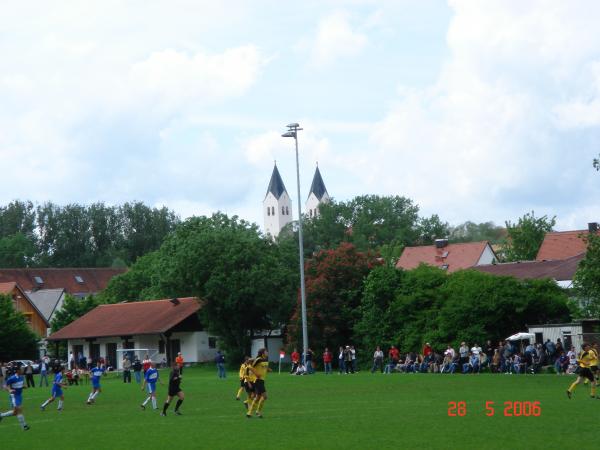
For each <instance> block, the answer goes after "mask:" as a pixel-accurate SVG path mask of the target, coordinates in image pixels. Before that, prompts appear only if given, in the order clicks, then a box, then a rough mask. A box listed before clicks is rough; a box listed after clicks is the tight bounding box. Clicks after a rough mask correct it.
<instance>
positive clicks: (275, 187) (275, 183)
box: [265, 163, 287, 200]
mask: <svg viewBox="0 0 600 450" xmlns="http://www.w3.org/2000/svg"><path fill="white" fill-rule="evenodd" d="M269 192H270V193H271V194H273V195H274V196H275V198H276V199H277V200H279V197H281V194H283V193H284V192H287V191H286V189H285V184H283V180H282V179H281V175H279V170H277V163H275V167H273V174H272V175H271V181H269V187H268V188H267V193H266V194H265V197H266V196H267V195H269Z"/></svg>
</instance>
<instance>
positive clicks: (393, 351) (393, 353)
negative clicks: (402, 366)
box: [388, 345, 400, 365]
mask: <svg viewBox="0 0 600 450" xmlns="http://www.w3.org/2000/svg"><path fill="white" fill-rule="evenodd" d="M388 357H389V358H390V359H391V361H392V363H393V364H394V365H397V364H398V361H399V360H400V351H399V350H398V349H397V348H396V347H394V346H393V345H392V347H391V348H390V350H389V351H388Z"/></svg>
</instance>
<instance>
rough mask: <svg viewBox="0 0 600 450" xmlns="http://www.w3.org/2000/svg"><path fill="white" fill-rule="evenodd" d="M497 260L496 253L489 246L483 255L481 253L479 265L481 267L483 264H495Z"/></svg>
mask: <svg viewBox="0 0 600 450" xmlns="http://www.w3.org/2000/svg"><path fill="white" fill-rule="evenodd" d="M495 260H496V257H495V256H494V252H493V250H492V249H491V247H490V246H489V244H488V245H486V246H485V249H484V250H483V253H481V257H480V258H479V261H477V265H478V266H481V265H483V264H493V263H494V261H495Z"/></svg>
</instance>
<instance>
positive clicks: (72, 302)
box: [51, 294, 100, 331]
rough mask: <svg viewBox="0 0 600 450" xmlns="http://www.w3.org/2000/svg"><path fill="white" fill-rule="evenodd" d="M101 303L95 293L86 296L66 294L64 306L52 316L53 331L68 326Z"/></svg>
mask: <svg viewBox="0 0 600 450" xmlns="http://www.w3.org/2000/svg"><path fill="white" fill-rule="evenodd" d="M99 304H100V302H99V301H98V299H97V298H96V297H94V296H93V295H90V296H88V297H85V298H76V297H73V296H72V295H69V294H67V295H65V300H64V302H63V304H62V307H61V308H60V309H59V310H58V311H56V313H55V314H54V317H53V318H52V323H51V325H52V331H58V330H60V329H61V328H64V327H66V326H67V325H69V324H70V323H71V322H73V321H74V320H76V319H79V318H80V317H81V316H83V315H84V314H86V313H88V312H90V311H91V310H92V309H94V308H95V307H96V306H98V305H99Z"/></svg>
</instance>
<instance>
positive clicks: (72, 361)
mask: <svg viewBox="0 0 600 450" xmlns="http://www.w3.org/2000/svg"><path fill="white" fill-rule="evenodd" d="M74 368H75V356H73V352H72V351H71V352H69V369H71V370H73V369H74Z"/></svg>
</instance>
